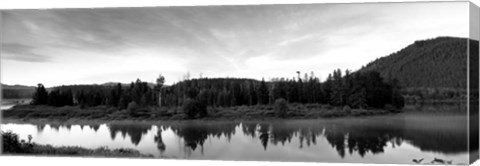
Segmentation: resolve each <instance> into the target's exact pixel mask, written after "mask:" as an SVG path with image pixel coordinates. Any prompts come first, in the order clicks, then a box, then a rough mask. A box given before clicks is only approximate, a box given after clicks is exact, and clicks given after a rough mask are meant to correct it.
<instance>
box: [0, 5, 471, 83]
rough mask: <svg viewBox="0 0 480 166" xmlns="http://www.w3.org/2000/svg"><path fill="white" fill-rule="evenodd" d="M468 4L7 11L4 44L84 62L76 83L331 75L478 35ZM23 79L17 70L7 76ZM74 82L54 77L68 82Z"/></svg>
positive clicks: (12, 54) (16, 52)
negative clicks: (425, 44)
mask: <svg viewBox="0 0 480 166" xmlns="http://www.w3.org/2000/svg"><path fill="white" fill-rule="evenodd" d="M464 4H465V5H464ZM466 4H468V3H460V2H451V3H367V4H302V5H244V6H191V7H147V8H97V9H48V10H7V11H2V19H1V21H2V23H1V24H0V26H1V28H0V31H1V33H2V42H3V43H6V44H2V45H6V46H3V47H4V51H3V52H2V53H4V54H2V58H3V57H5V58H9V59H14V60H17V62H19V61H22V62H23V61H28V62H49V63H40V64H43V65H38V66H37V68H35V69H37V70H38V68H41V69H42V71H44V72H45V73H55V72H58V67H69V68H73V67H76V68H78V69H77V70H75V75H77V76H79V77H73V75H72V74H68V73H58V74H57V75H61V76H62V78H64V80H67V79H68V80H70V82H82V81H83V82H88V81H92V80H94V79H97V77H89V76H92V75H95V76H96V75H99V76H98V78H100V77H102V79H105V80H109V79H112V80H126V79H130V77H128V78H127V76H126V75H125V76H122V75H121V74H115V73H127V72H129V71H130V70H131V69H132V68H135V69H134V70H135V71H141V72H138V73H150V74H145V75H143V76H142V78H143V77H145V78H147V77H149V76H150V75H152V76H155V75H156V74H155V73H157V72H168V73H174V74H171V75H170V76H169V77H173V79H176V78H180V77H181V74H179V73H185V72H187V71H190V72H191V73H192V74H194V73H200V72H201V73H204V76H218V77H222V76H232V77H245V76H249V77H255V78H261V77H264V76H269V75H275V76H279V75H280V76H281V75H282V73H295V71H297V70H302V71H315V72H317V71H320V70H321V71H320V72H321V73H322V75H326V72H331V70H333V69H334V68H342V69H343V68H350V69H352V68H353V69H355V68H358V67H360V66H361V65H364V64H365V63H368V62H369V61H371V60H373V59H375V58H378V57H380V56H385V55H388V54H390V53H392V52H395V51H398V50H399V49H401V48H403V47H405V46H407V45H408V44H410V43H412V42H413V41H415V40H419V39H425V38H432V37H436V36H459V37H465V35H464V34H468V32H467V31H466V30H467V29H466V28H465V29H462V27H467V24H468V21H467V20H466V19H463V20H462V19H461V18H467V17H468V15H466V14H468V11H465V10H464V9H465V7H467V5H466ZM445 11H448V12H445ZM464 32H466V33H464ZM15 43H18V44H15ZM8 45H10V46H8ZM5 48H7V49H8V50H5ZM46 55H48V56H46ZM133 62H138V64H136V63H135V65H132V64H133ZM340 62H341V63H340ZM21 65H22V64H19V63H16V62H6V63H2V66H5V67H4V70H5V71H7V72H8V71H19V70H20V68H21V67H22V68H21V69H22V70H23V71H26V70H35V69H33V68H32V69H30V68H29V66H28V65H25V66H21ZM29 65H31V64H29ZM85 66H88V69H86V68H85ZM124 68H125V69H124ZM93 69H95V70H93ZM71 70H72V69H70V71H71ZM147 71H148V72H147ZM292 71H293V72H292ZM130 72H131V71H130ZM32 73H34V72H32ZM138 73H136V74H138ZM132 75H133V74H132ZM139 75H142V74H139ZM165 75H168V74H165ZM80 76H81V77H80ZM20 77H21V76H18V77H17V76H15V74H12V76H11V77H4V79H5V80H6V81H12V80H21V78H20ZM64 80H58V79H52V80H48V81H51V82H52V84H60V83H58V82H62V81H64ZM170 80H171V79H170ZM18 83H21V82H18Z"/></svg>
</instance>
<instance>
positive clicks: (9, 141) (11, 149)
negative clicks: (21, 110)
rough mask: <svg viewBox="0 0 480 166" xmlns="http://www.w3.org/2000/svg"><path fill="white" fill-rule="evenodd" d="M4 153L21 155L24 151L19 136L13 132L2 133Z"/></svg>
mask: <svg viewBox="0 0 480 166" xmlns="http://www.w3.org/2000/svg"><path fill="white" fill-rule="evenodd" d="M1 134H2V145H3V147H2V149H3V150H2V151H3V153H19V152H21V151H22V149H21V144H20V141H19V140H18V135H17V134H15V133H12V132H9V131H8V132H1Z"/></svg>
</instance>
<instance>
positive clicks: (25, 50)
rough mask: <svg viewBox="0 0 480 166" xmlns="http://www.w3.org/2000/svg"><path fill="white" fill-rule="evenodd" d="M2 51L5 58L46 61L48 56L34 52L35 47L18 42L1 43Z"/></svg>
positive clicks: (48, 58)
mask: <svg viewBox="0 0 480 166" xmlns="http://www.w3.org/2000/svg"><path fill="white" fill-rule="evenodd" d="M0 48H2V53H3V54H4V56H3V57H4V58H5V59H11V60H16V61H25V62H47V61H49V60H50V57H48V56H46V55H41V54H37V53H34V52H35V47H33V46H28V45H23V44H18V43H2V44H1V47H0Z"/></svg>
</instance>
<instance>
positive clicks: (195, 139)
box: [170, 123, 238, 150]
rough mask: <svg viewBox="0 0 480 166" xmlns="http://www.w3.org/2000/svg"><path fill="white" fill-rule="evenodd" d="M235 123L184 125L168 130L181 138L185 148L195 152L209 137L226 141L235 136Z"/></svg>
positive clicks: (173, 126)
mask: <svg viewBox="0 0 480 166" xmlns="http://www.w3.org/2000/svg"><path fill="white" fill-rule="evenodd" d="M237 125H238V124H237V123H222V124H210V123H186V124H177V125H172V126H170V128H171V129H172V131H173V132H174V133H175V134H176V135H177V136H178V137H180V138H183V141H184V143H185V146H186V147H188V148H190V149H191V150H195V149H196V148H197V146H201V147H203V144H204V143H205V140H207V139H208V138H209V137H214V138H215V137H216V138H219V139H220V138H222V137H224V138H225V139H226V140H227V141H229V140H230V139H231V137H232V136H233V135H234V134H235V127H236V126H237Z"/></svg>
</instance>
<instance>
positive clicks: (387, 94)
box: [4, 69, 405, 120]
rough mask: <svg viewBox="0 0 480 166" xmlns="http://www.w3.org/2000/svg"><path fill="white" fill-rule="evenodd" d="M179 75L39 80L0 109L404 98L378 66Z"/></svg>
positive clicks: (317, 109) (383, 102) (112, 115)
mask: <svg viewBox="0 0 480 166" xmlns="http://www.w3.org/2000/svg"><path fill="white" fill-rule="evenodd" d="M297 74H298V77H297V78H277V79H272V80H271V81H269V82H267V81H265V80H261V81H258V80H253V79H239V78H198V79H185V80H184V81H181V82H179V83H176V84H174V85H172V86H164V85H163V84H164V82H165V78H164V77H163V76H161V75H160V76H159V77H158V79H157V81H156V84H151V83H147V82H142V81H141V80H138V79H137V80H136V81H135V82H132V83H131V84H129V85H122V84H113V85H112V84H110V85H71V86H60V87H55V88H53V89H52V90H50V91H47V89H46V88H45V87H44V86H43V85H42V84H39V85H38V87H37V88H36V92H35V94H34V96H33V99H32V104H31V105H22V106H15V107H13V108H12V109H10V110H6V111H4V117H5V118H23V119H29V118H47V119H57V118H59V119H69V118H85V119H131V118H133V119H166V120H181V119H196V118H202V119H243V118H254V119H264V118H320V117H339V116H349V115H352V116H358V115H371V114H380V113H382V114H383V113H388V112H399V111H400V110H401V109H402V108H403V107H404V105H405V101H404V98H403V96H402V95H401V94H400V87H399V85H398V84H397V81H395V80H392V81H385V80H383V79H382V78H381V77H380V75H379V73H378V72H375V71H368V72H355V73H351V72H350V71H349V70H346V71H345V73H344V74H343V72H342V71H341V70H339V69H338V70H335V71H334V72H333V74H330V75H329V76H328V77H327V79H326V81H324V82H320V79H319V78H318V77H316V76H315V75H314V73H310V75H308V74H305V75H304V77H303V78H301V73H300V72H297Z"/></svg>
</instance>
